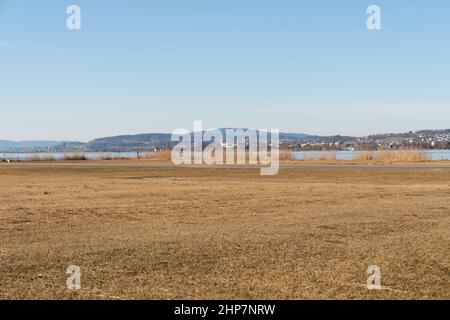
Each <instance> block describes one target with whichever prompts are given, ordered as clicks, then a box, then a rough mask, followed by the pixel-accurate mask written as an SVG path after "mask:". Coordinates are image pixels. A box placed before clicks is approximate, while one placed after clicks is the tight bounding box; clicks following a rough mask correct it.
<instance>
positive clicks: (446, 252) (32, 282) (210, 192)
mask: <svg viewBox="0 0 450 320" xmlns="http://www.w3.org/2000/svg"><path fill="white" fill-rule="evenodd" d="M114 163H115V164H116V165H110V164H108V163H106V162H105V163H96V164H92V165H89V163H88V165H81V164H77V163H64V164H63V165H58V164H57V163H54V164H37V165H36V164H21V165H12V164H4V165H0V299H28V298H31V299H316V298H325V299H335V298H338V299H383V298H388V299H409V298H412V299H450V170H448V169H446V168H445V165H435V166H434V167H433V166H430V167H428V166H423V165H413V166H410V167H408V166H400V167H399V168H397V169H395V168H393V167H390V166H381V167H370V166H347V167H345V169H342V168H339V167H336V166H335V167H328V166H316V165H312V166H310V167H308V166H296V165H289V166H285V167H283V168H281V169H280V172H279V174H278V175H276V176H266V177H263V176H260V174H259V170H258V169H255V168H177V167H172V166H165V165H148V166H146V165H133V163H135V162H130V163H129V164H128V165H127V164H126V162H114ZM120 163H122V164H123V165H120ZM447 168H448V167H447ZM69 265H77V266H79V267H80V268H81V271H82V275H81V279H82V283H81V285H82V289H81V290H79V291H70V290H68V289H67V287H66V279H67V277H68V275H66V269H67V267H68V266H69ZM370 265H377V266H379V267H380V269H381V275H382V289H381V290H368V289H367V287H366V282H367V277H368V275H367V274H366V270H367V268H368V266H370Z"/></svg>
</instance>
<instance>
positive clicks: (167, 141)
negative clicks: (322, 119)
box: [0, 129, 450, 152]
mask: <svg viewBox="0 0 450 320" xmlns="http://www.w3.org/2000/svg"><path fill="white" fill-rule="evenodd" d="M220 130H221V131H222V132H225V130H226V129H220ZM224 136H225V134H224ZM280 142H281V144H282V145H283V146H285V147H290V148H295V149H317V150H321V149H329V148H339V149H343V148H358V146H359V147H360V148H361V147H366V148H368V147H370V148H377V147H383V148H385V147H391V148H392V147H393V146H394V147H405V148H435V147H436V148H437V147H438V148H450V129H446V130H421V131H416V132H412V131H410V132H406V133H386V134H378V135H372V136H367V137H352V136H340V135H336V136H317V135H309V134H304V133H285V132H280ZM176 143H177V142H172V141H171V134H169V133H146V134H137V135H121V136H113V137H105V138H98V139H94V140H92V141H89V142H87V143H85V142H79V141H20V142H15V141H6V140H0V152H86V151H141V150H153V149H165V148H170V147H172V146H173V145H175V144H176Z"/></svg>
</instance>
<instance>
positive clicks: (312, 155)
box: [0, 150, 450, 161]
mask: <svg viewBox="0 0 450 320" xmlns="http://www.w3.org/2000/svg"><path fill="white" fill-rule="evenodd" d="M421 152H424V153H426V154H427V155H428V157H429V158H430V159H431V160H450V150H427V151H421ZM360 153H361V152H360V151H336V152H334V151H300V152H295V153H294V154H295V158H296V159H297V160H318V159H321V158H329V156H330V155H332V156H333V157H334V154H336V159H337V160H352V159H354V158H357V157H358V155H359V154H360ZM374 153H375V154H376V151H374ZM152 154H154V152H139V156H140V157H148V156H150V155H152ZM72 155H84V156H85V157H86V158H87V159H89V160H102V159H106V158H112V159H137V157H138V154H137V152H84V153H73V152H68V153H0V160H1V159H7V160H12V161H24V160H30V159H41V160H46V159H50V158H51V159H54V160H63V159H64V158H65V157H66V156H72Z"/></svg>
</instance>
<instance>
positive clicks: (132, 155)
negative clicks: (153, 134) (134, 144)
mask: <svg viewBox="0 0 450 320" xmlns="http://www.w3.org/2000/svg"><path fill="white" fill-rule="evenodd" d="M152 154H154V152H139V156H140V157H148V156H150V155H152ZM74 155H76V156H85V157H86V158H87V159H88V160H102V159H108V158H110V159H137V157H138V153H137V152H67V153H59V152H55V153H0V159H6V160H11V161H25V160H32V159H40V160H46V159H53V160H63V159H65V158H66V157H71V156H74Z"/></svg>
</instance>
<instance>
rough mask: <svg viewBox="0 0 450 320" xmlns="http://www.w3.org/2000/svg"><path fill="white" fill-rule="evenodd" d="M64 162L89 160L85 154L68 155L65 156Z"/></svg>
mask: <svg viewBox="0 0 450 320" xmlns="http://www.w3.org/2000/svg"><path fill="white" fill-rule="evenodd" d="M63 160H66V161H84V160H88V158H87V157H86V155H85V154H83V153H68V154H66V155H64V157H63Z"/></svg>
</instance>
